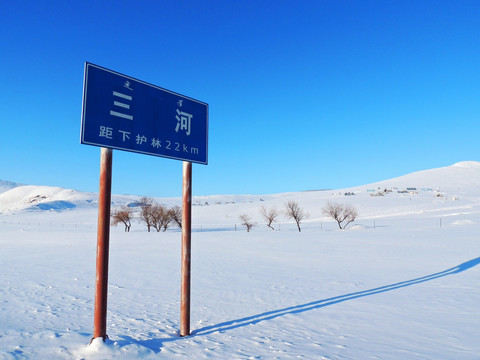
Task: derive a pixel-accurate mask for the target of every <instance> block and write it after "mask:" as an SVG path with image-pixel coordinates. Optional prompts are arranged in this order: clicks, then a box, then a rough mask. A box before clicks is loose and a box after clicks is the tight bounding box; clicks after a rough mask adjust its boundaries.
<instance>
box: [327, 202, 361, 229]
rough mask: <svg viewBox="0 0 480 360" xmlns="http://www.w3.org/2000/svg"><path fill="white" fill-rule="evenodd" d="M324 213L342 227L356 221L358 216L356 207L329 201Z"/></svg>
mask: <svg viewBox="0 0 480 360" xmlns="http://www.w3.org/2000/svg"><path fill="white" fill-rule="evenodd" d="M323 214H324V215H327V216H329V217H331V218H333V219H334V220H335V221H336V222H337V224H338V227H339V228H340V229H345V228H346V227H347V225H348V224H350V223H351V222H353V221H355V219H356V218H357V216H358V212H357V209H355V207H353V206H351V205H341V204H335V203H328V204H327V205H326V206H325V207H324V208H323Z"/></svg>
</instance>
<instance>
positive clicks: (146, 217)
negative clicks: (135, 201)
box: [140, 197, 153, 232]
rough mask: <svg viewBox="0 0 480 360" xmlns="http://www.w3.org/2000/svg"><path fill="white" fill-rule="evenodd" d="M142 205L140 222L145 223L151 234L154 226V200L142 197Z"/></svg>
mask: <svg viewBox="0 0 480 360" xmlns="http://www.w3.org/2000/svg"><path fill="white" fill-rule="evenodd" d="M140 203H141V205H140V206H141V208H140V221H142V222H144V223H145V225H147V230H148V232H150V228H151V227H152V226H153V214H152V206H153V199H152V198H148V197H142V198H141V199H140Z"/></svg>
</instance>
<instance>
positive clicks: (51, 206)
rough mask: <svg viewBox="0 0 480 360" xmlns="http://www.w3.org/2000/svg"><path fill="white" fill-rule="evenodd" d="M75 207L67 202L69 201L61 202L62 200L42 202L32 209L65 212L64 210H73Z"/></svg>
mask: <svg viewBox="0 0 480 360" xmlns="http://www.w3.org/2000/svg"><path fill="white" fill-rule="evenodd" d="M74 207H76V205H75V204H73V203H71V202H69V201H63V200H57V201H49V202H44V203H41V204H37V205H35V206H34V207H32V208H38V209H40V210H57V211H61V210H66V209H73V208H74Z"/></svg>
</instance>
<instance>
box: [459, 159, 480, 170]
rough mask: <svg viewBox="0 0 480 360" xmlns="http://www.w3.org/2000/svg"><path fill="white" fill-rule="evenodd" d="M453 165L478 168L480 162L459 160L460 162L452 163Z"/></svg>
mask: <svg viewBox="0 0 480 360" xmlns="http://www.w3.org/2000/svg"><path fill="white" fill-rule="evenodd" d="M453 166H456V167H462V168H480V162H478V161H460V162H457V163H456V164H453Z"/></svg>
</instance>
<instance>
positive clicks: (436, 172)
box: [359, 161, 480, 196]
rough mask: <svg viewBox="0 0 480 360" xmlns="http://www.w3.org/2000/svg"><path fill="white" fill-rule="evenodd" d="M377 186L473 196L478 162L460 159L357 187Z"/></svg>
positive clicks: (479, 190) (479, 184)
mask: <svg viewBox="0 0 480 360" xmlns="http://www.w3.org/2000/svg"><path fill="white" fill-rule="evenodd" d="M378 187H380V188H382V187H384V188H398V189H406V188H408V187H415V188H418V189H422V188H423V189H432V190H436V191H441V192H448V193H450V194H452V195H455V194H457V195H472V196H475V195H479V194H480V162H477V161H462V162H458V163H456V164H453V165H450V166H446V167H441V168H435V169H430V170H422V171H417V172H413V173H410V174H407V175H403V176H399V177H397V178H392V179H388V180H384V181H379V182H376V183H373V184H369V185H364V186H361V187H359V188H362V189H376V188H378Z"/></svg>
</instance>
